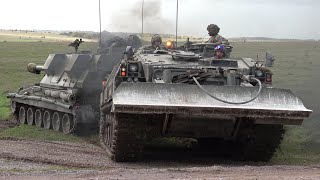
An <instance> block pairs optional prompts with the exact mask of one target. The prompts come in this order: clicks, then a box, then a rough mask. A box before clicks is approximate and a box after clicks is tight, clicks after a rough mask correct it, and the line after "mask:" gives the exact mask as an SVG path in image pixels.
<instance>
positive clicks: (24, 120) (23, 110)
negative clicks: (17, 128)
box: [18, 106, 27, 124]
mask: <svg viewBox="0 0 320 180" xmlns="http://www.w3.org/2000/svg"><path fill="white" fill-rule="evenodd" d="M18 120H19V123H20V124H26V123H27V117H26V108H25V107H24V106H21V107H20V109H19V116H18Z"/></svg>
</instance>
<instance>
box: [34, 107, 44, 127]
mask: <svg viewBox="0 0 320 180" xmlns="http://www.w3.org/2000/svg"><path fill="white" fill-rule="evenodd" d="M34 121H35V124H36V126H37V127H43V121H42V111H41V110H40V109H37V110H36V112H35V117H34Z"/></svg>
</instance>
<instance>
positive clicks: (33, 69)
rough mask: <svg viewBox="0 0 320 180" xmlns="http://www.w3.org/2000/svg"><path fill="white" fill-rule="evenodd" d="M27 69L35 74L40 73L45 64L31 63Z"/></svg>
mask: <svg viewBox="0 0 320 180" xmlns="http://www.w3.org/2000/svg"><path fill="white" fill-rule="evenodd" d="M27 70H28V71H29V72H31V73H34V74H40V72H41V71H43V66H39V65H36V64H34V63H29V64H28V67H27Z"/></svg>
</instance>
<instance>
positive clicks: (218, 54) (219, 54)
mask: <svg viewBox="0 0 320 180" xmlns="http://www.w3.org/2000/svg"><path fill="white" fill-rule="evenodd" d="M225 56H226V53H225V48H224V46H223V45H218V46H217V47H215V48H214V58H215V59H223V58H225Z"/></svg>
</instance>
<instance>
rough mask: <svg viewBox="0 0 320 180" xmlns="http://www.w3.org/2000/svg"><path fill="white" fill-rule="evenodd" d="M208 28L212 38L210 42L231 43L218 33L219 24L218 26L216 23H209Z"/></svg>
mask: <svg viewBox="0 0 320 180" xmlns="http://www.w3.org/2000/svg"><path fill="white" fill-rule="evenodd" d="M207 30H208V34H209V36H211V37H210V39H209V40H208V43H221V44H225V45H229V41H228V40H227V39H226V38H224V37H222V36H221V35H219V34H218V33H219V31H220V28H219V26H217V25H216V24H209V25H208V27H207Z"/></svg>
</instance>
